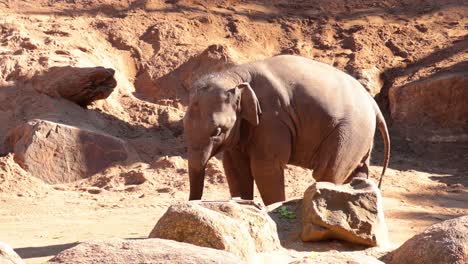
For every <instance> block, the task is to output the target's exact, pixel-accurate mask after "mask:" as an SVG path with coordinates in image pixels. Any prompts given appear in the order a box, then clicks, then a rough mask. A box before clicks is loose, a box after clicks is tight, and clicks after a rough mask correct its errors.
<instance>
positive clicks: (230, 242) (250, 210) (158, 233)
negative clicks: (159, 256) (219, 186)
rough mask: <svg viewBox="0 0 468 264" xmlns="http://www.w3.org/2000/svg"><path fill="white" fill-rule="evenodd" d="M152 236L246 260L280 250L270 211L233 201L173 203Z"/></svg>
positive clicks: (152, 232)
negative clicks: (260, 253)
mask: <svg viewBox="0 0 468 264" xmlns="http://www.w3.org/2000/svg"><path fill="white" fill-rule="evenodd" d="M149 237H151V238H153V237H157V238H164V239H172V240H176V241H180V242H186V243H191V244H194V245H198V246H202V247H211V248H215V249H221V250H226V251H229V252H231V253H233V254H235V255H237V256H239V257H240V258H242V259H243V260H251V259H252V258H253V256H254V254H255V253H257V252H267V251H274V250H277V249H279V248H280V242H279V238H278V234H277V230H276V225H275V223H274V222H273V220H272V219H271V218H270V217H269V216H268V214H267V212H266V211H263V210H260V209H258V208H256V207H255V206H252V205H240V204H238V203H236V202H233V201H226V202H197V201H191V202H184V203H177V204H174V205H172V206H171V207H169V209H168V210H167V212H166V213H165V214H164V215H163V216H162V217H161V218H160V219H159V221H158V223H157V224H156V226H155V227H154V229H153V230H152V231H151V233H150V235H149Z"/></svg>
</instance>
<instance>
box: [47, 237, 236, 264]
mask: <svg viewBox="0 0 468 264" xmlns="http://www.w3.org/2000/svg"><path fill="white" fill-rule="evenodd" d="M48 263H76V264H88V263H89V264H91V263H100V264H114V263H158V264H164V263H167V264H182V263H184V264H185V263H188V264H199V263H200V264H215V263H226V264H228V263H229V264H234V263H236V264H237V263H244V262H242V261H241V260H240V259H239V258H237V257H236V256H234V255H233V254H231V253H229V252H225V251H221V250H215V249H211V248H204V247H198V246H194V245H190V244H186V243H180V242H175V241H171V240H164V239H138V240H124V239H111V240H96V241H89V242H84V243H81V244H79V245H77V246H75V247H73V248H70V249H67V250H64V251H62V252H60V253H59V254H58V255H57V256H55V257H54V258H52V259H51V260H49V261H48Z"/></svg>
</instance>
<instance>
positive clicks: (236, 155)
mask: <svg viewBox="0 0 468 264" xmlns="http://www.w3.org/2000/svg"><path fill="white" fill-rule="evenodd" d="M223 166H224V172H225V173H226V178H227V181H228V185H229V191H230V193H231V197H241V198H242V199H245V200H253V191H254V182H253V178H252V174H251V172H250V163H249V160H248V158H247V157H246V156H245V154H243V153H241V152H240V151H237V150H229V151H225V152H224V154H223Z"/></svg>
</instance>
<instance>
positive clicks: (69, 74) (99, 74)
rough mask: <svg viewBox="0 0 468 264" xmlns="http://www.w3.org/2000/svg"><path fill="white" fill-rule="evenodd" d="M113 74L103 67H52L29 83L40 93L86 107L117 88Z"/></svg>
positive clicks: (110, 70)
mask: <svg viewBox="0 0 468 264" xmlns="http://www.w3.org/2000/svg"><path fill="white" fill-rule="evenodd" d="M114 73H115V71H114V70H113V69H109V68H104V67H90V68H79V67H71V66H66V67H52V68H50V69H49V70H48V71H47V72H45V73H44V74H42V75H39V76H35V77H34V78H32V80H31V83H32V85H33V87H34V89H35V90H37V91H38V92H40V93H45V94H47V95H50V96H52V97H62V98H65V99H68V100H70V101H72V102H75V103H77V104H78V105H80V106H86V105H89V104H91V103H92V102H93V101H96V100H100V99H105V98H107V97H108V96H109V95H110V94H111V93H112V91H113V90H114V88H115V87H116V86H117V81H116V80H115V79H114Z"/></svg>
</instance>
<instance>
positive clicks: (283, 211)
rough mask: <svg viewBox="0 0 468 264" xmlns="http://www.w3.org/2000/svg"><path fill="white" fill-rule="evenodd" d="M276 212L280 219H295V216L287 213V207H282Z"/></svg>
mask: <svg viewBox="0 0 468 264" xmlns="http://www.w3.org/2000/svg"><path fill="white" fill-rule="evenodd" d="M278 212H279V214H280V217H281V218H286V219H295V218H296V214H295V213H293V212H291V211H289V209H288V207H286V206H282V207H280V208H279V209H278Z"/></svg>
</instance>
